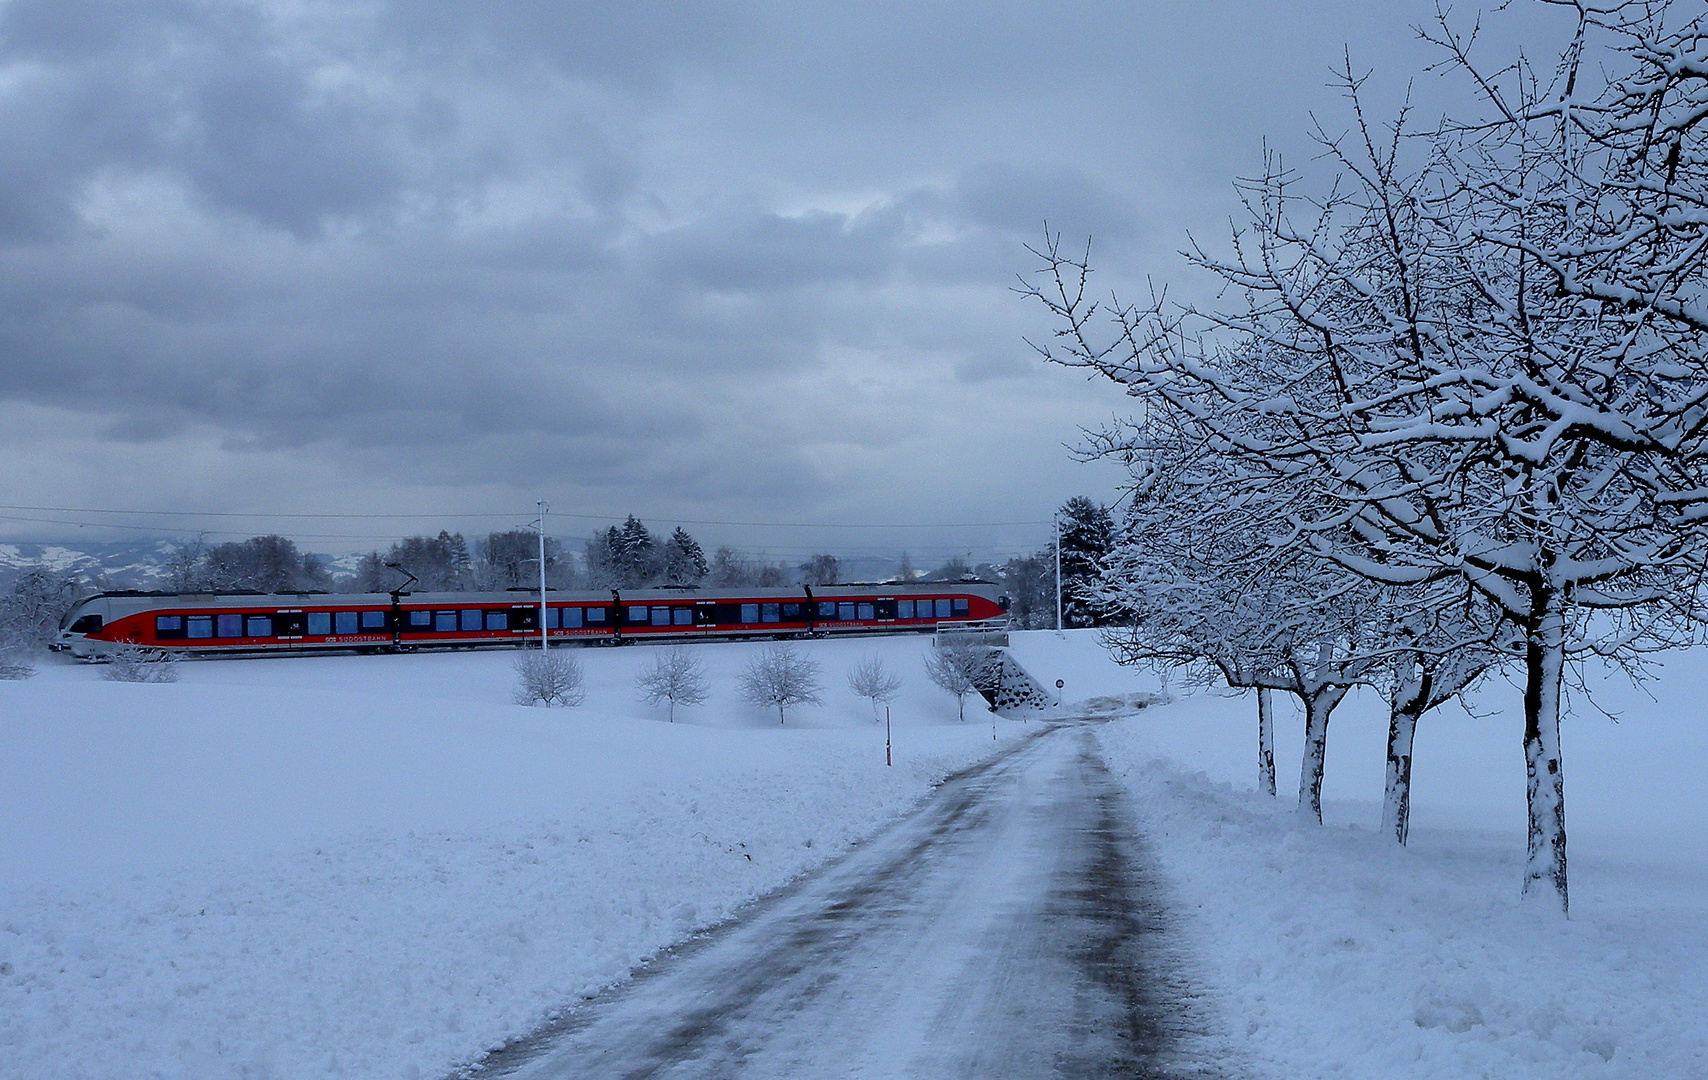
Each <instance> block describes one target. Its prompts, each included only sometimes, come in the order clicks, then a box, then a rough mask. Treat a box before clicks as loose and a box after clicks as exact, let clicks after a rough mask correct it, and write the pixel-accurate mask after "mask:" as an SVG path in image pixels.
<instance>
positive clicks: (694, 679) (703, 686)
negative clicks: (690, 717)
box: [636, 645, 711, 724]
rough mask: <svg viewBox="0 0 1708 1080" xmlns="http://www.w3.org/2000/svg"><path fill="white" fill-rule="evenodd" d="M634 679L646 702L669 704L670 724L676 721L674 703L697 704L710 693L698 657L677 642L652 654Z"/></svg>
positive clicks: (675, 704)
mask: <svg viewBox="0 0 1708 1080" xmlns="http://www.w3.org/2000/svg"><path fill="white" fill-rule="evenodd" d="M636 681H637V682H638V683H639V684H640V688H641V691H642V692H643V693H644V694H645V696H646V700H647V701H648V702H650V703H651V704H654V705H657V704H658V703H659V702H661V701H663V702H667V703H668V704H669V707H670V722H671V723H672V724H674V723H675V722H676V706H677V705H679V704H680V705H698V704H700V703H701V702H703V701H705V700H706V697H707V696H708V695H709V694H710V693H711V689H710V687H709V686H708V685H707V683H706V673H705V671H704V669H703V668H702V667H701V666H700V659H699V657H697V656H695V655H694V654H693V653H691V652H689V651H688V650H687V649H684V648H682V647H681V646H679V645H678V646H672V647H671V648H668V649H663V650H660V651H659V652H658V653H656V654H654V656H653V658H652V662H651V663H650V664H648V665H647V666H646V667H644V668H642V669H641V672H640V675H639V676H637V678H636Z"/></svg>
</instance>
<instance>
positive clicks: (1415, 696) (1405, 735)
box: [1382, 676, 1429, 847]
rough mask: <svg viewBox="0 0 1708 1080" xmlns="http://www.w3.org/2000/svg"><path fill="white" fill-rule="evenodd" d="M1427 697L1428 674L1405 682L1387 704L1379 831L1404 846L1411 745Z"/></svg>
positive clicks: (1408, 817) (1407, 830) (1408, 823)
mask: <svg viewBox="0 0 1708 1080" xmlns="http://www.w3.org/2000/svg"><path fill="white" fill-rule="evenodd" d="M1428 700H1429V684H1428V677H1427V676H1425V678H1424V680H1423V681H1421V682H1408V683H1407V684H1405V685H1404V686H1403V687H1402V688H1401V689H1400V690H1398V691H1396V692H1395V694H1394V700H1393V702H1392V703H1391V704H1390V705H1389V707H1388V782H1387V786H1386V787H1385V788H1384V789H1383V791H1382V831H1383V832H1385V833H1387V834H1388V835H1389V836H1391V837H1393V838H1394V839H1395V840H1397V841H1398V842H1399V843H1400V846H1402V847H1403V846H1405V842H1406V837H1407V836H1408V835H1409V834H1410V832H1411V748H1412V739H1413V737H1414V736H1416V734H1417V719H1418V716H1419V715H1420V714H1421V713H1422V712H1423V706H1424V703H1425V702H1427V701H1428Z"/></svg>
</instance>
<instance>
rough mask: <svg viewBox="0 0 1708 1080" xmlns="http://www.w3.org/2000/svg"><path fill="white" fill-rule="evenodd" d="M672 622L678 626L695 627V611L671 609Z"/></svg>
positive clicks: (690, 609)
mask: <svg viewBox="0 0 1708 1080" xmlns="http://www.w3.org/2000/svg"><path fill="white" fill-rule="evenodd" d="M670 621H671V623H673V624H674V625H676V626H693V625H694V609H693V608H691V607H679V608H671V609H670Z"/></svg>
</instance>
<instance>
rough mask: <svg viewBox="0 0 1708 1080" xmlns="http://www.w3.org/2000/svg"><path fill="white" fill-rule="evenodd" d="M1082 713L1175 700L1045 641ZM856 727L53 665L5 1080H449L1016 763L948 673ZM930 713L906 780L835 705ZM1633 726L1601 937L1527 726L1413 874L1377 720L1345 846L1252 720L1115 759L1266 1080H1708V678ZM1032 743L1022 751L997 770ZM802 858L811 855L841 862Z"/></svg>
mask: <svg viewBox="0 0 1708 1080" xmlns="http://www.w3.org/2000/svg"><path fill="white" fill-rule="evenodd" d="M1013 640H1014V646H1013V648H1014V652H1015V654H1016V656H1017V657H1018V658H1019V659H1020V660H1021V662H1022V663H1023V664H1024V665H1025V666H1026V668H1027V669H1028V670H1029V671H1030V672H1031V673H1032V674H1033V675H1034V676H1035V677H1036V678H1037V679H1038V680H1039V681H1040V682H1042V683H1044V684H1045V685H1046V686H1053V685H1054V682H1055V680H1056V679H1061V680H1062V681H1063V683H1064V687H1063V689H1062V691H1061V695H1062V698H1063V700H1064V702H1065V703H1066V704H1068V705H1070V706H1071V705H1073V704H1074V703H1077V702H1083V701H1084V700H1086V699H1088V698H1098V697H1102V698H1118V697H1123V696H1127V695H1132V694H1134V693H1138V692H1147V691H1156V690H1158V689H1159V688H1160V687H1159V683H1158V681H1157V679H1156V678H1155V676H1152V675H1145V674H1142V673H1134V672H1132V671H1129V670H1125V669H1121V668H1118V667H1116V666H1115V665H1114V664H1112V663H1110V662H1109V661H1108V660H1107V658H1106V657H1105V656H1104V655H1103V654H1102V652H1101V651H1100V649H1099V648H1098V647H1097V645H1096V639H1095V635H1094V634H1092V633H1088V632H1069V633H1067V634H1065V635H1057V634H1054V633H1047V632H1033V633H1025V634H1016V635H1014V639H1013ZM809 647H810V649H811V650H812V653H813V655H814V656H815V657H816V658H818V659H820V660H821V661H822V662H823V664H824V666H825V675H826V691H827V692H826V694H825V701H826V704H825V706H824V707H822V708H814V707H808V708H803V709H800V710H796V711H794V712H792V713H791V715H790V717H789V723H788V724H787V725H786V726H782V727H779V726H778V725H777V723H776V721H775V717H774V714H771V713H768V712H766V711H764V710H761V709H758V708H755V707H752V706H748V705H745V704H741V703H740V702H739V701H737V700H736V698H735V693H734V678H735V673H736V672H737V671H738V670H739V668H740V667H741V665H742V664H743V663H744V662H745V660H746V659H747V658H748V657H749V656H751V655H752V651H753V649H755V648H757V646H754V645H744V644H743V645H718V646H703V647H701V648H702V649H703V650H704V651H703V653H702V655H703V656H704V657H705V659H706V662H707V668H708V674H709V676H710V678H711V682H712V685H713V691H714V697H713V699H712V700H711V701H710V702H708V703H707V704H706V705H704V706H700V707H697V708H690V709H685V710H682V711H681V712H680V713H679V720H680V722H678V723H677V724H675V725H671V724H667V723H665V722H664V720H663V716H664V714H663V711H662V710H659V709H654V708H651V707H649V706H645V705H643V704H641V703H640V702H639V701H638V694H637V691H636V690H635V688H634V684H633V676H634V674H635V672H636V671H637V670H638V668H639V667H640V666H641V665H642V664H643V663H645V662H646V660H647V659H648V655H649V650H648V649H647V648H643V647H634V648H626V649H585V650H577V651H576V653H575V655H576V656H577V658H579V659H581V660H582V661H583V663H585V664H586V666H587V671H588V676H589V685H590V691H591V692H590V695H589V699H588V701H587V703H586V704H584V705H583V706H581V707H580V708H578V709H574V710H540V709H526V708H521V707H517V706H514V705H511V704H510V703H509V700H508V699H509V693H510V689H511V676H510V671H509V664H510V662H511V660H512V659H513V656H514V654H508V653H450V654H436V655H416V656H405V657H372V658H364V657H326V658H314V659H291V660H245V661H218V662H203V663H191V664H186V665H185V666H184V669H183V671H184V679H183V681H182V682H181V683H178V684H175V685H166V686H147V685H144V686H132V685H119V684H111V683H105V682H102V681H100V679H99V670H98V669H95V668H90V667H84V666H75V665H69V664H52V665H48V666H47V667H45V668H44V670H43V672H42V674H41V675H40V676H38V677H37V678H36V679H34V680H31V681H29V682H26V683H0V717H3V719H0V822H3V823H4V826H3V828H4V831H3V832H0V1077H29V1078H30V1080H37V1078H58V1077H67V1078H69V1077H77V1078H80V1080H81V1078H96V1080H98V1078H106V1077H124V1078H126V1080H130V1078H134V1077H167V1078H184V1080H190V1078H196V1080H200V1078H227V1077H251V1078H255V1077H263V1078H264V1077H280V1078H293V1080H294V1078H297V1077H309V1076H314V1077H323V1076H324V1077H376V1078H379V1077H407V1076H429V1077H431V1076H438V1075H443V1074H444V1073H445V1072H446V1071H447V1070H448V1069H449V1068H450V1067H452V1066H453V1065H454V1064H455V1063H457V1062H459V1061H465V1060H468V1059H470V1058H471V1057H473V1056H474V1055H476V1054H478V1053H479V1051H480V1050H481V1049H482V1048H484V1047H487V1046H490V1045H492V1044H494V1043H495V1042H497V1041H499V1040H501V1039H503V1038H505V1037H506V1036H510V1035H514V1034H517V1033H520V1032H522V1031H525V1030H527V1029H528V1028H529V1027H530V1026H532V1025H533V1024H534V1023H535V1022H537V1021H538V1020H540V1019H541V1018H543V1017H544V1016H546V1015H548V1014H549V1013H550V1012H552V1011H553V1010H554V1009H555V1008H558V1007H560V1006H561V1005H562V1004H563V1003H564V1002H566V1001H571V1000H573V999H574V998H575V997H576V996H577V995H578V994H582V993H586V992H589V991H592V990H594V989H596V988H598V987H600V986H602V985H605V984H607V983H609V982H610V981H612V980H614V979H617V978H620V977H622V975H623V974H624V973H625V972H626V971H628V970H629V969H630V967H631V966H632V965H633V964H634V963H636V962H637V961H639V960H641V959H642V958H644V957H645V956H647V955H649V954H650V953H652V952H653V951H655V950H656V949H657V948H659V947H660V946H661V945H663V944H666V943H668V942H670V941H672V940H675V939H676V938H678V937H680V936H681V935H683V934H684V933H687V932H689V931H691V930H692V929H694V928H695V927H698V926H704V925H707V924H710V923H713V922H716V921H717V920H719V919H720V918H723V917H724V916H726V915H727V914H728V913H730V912H731V911H733V910H734V909H735V908H737V907H738V906H739V905H740V904H741V903H743V902H744V901H745V900H747V899H749V898H751V897H753V896H755V895H757V894H759V893H762V892H764V891H766V890H769V889H771V888H773V887H775V886H776V885H779V884H781V883H783V882H785V881H787V880H788V879H790V878H791V877H793V876H795V875H797V874H799V873H801V872H803V871H805V870H807V869H809V868H811V867H812V866H814V865H817V864H819V863H821V862H823V861H824V860H825V859H827V858H829V857H831V856H833V855H834V854H835V853H837V852H838V851H840V850H843V849H844V848H845V847H846V846H847V845H848V844H849V843H850V842H852V841H853V840H854V839H856V838H857V837H859V836H861V835H864V834H867V833H869V832H870V831H871V830H873V829H874V828H876V827H878V826H879V825H880V824H881V823H882V822H883V821H885V820H886V819H888V818H890V817H892V816H893V815H895V814H896V813H899V812H900V811H902V810H903V809H905V808H906V807H908V806H909V805H911V804H912V803H913V802H914V801H915V800H916V799H917V798H918V797H919V796H920V795H921V794H922V793H923V792H925V791H926V790H927V789H928V787H929V785H930V784H931V783H932V782H933V781H935V780H936V779H937V778H939V777H941V776H942V775H944V774H945V773H946V772H947V771H950V770H952V769H954V768H957V767H959V766H961V765H963V764H967V763H970V762H972V761H973V760H976V759H977V758H978V757H980V756H981V755H983V754H985V753H987V752H989V750H990V749H991V746H992V741H991V727H990V726H989V723H988V719H989V718H988V716H986V715H985V714H983V713H982V712H981V714H980V720H979V721H978V722H972V721H969V722H968V723H966V724H958V723H956V722H955V721H954V715H955V707H954V701H953V699H952V698H950V697H948V696H947V695H944V694H942V693H941V692H939V691H937V690H936V689H935V688H934V687H932V686H930V685H929V684H928V683H927V682H926V680H925V679H924V677H923V674H922V672H921V670H920V667H919V661H920V657H921V655H922V654H923V652H924V650H925V649H926V648H927V647H928V646H927V643H926V641H925V639H923V638H897V639H884V640H881V641H869V642H847V641H835V642H817V643H813V644H812V645H811V646H809ZM871 651H877V652H880V653H881V654H882V655H883V656H884V657H885V658H886V660H887V661H889V662H890V663H891V666H892V667H893V668H894V669H895V670H896V671H898V672H899V673H901V674H902V675H903V676H904V677H905V678H906V680H907V683H906V686H905V687H904V690H903V692H902V696H901V698H900V699H899V700H898V701H897V703H896V707H895V719H896V729H895V730H896V749H897V755H898V756H897V767H895V768H893V769H886V768H885V767H884V766H883V764H882V761H883V756H882V755H883V741H882V734H881V732H882V728H881V726H879V725H875V724H874V723H873V722H872V720H871V714H870V712H869V711H868V709H867V706H866V704H865V703H864V702H862V701H860V700H858V699H855V698H853V697H852V695H850V694H849V693H848V692H847V690H846V688H845V687H844V685H843V678H844V673H845V672H846V670H847V669H848V668H849V667H850V666H851V665H852V664H854V663H855V662H857V661H858V660H859V658H860V657H862V656H863V655H864V654H866V653H867V652H871ZM1651 690H1652V691H1653V693H1654V695H1655V699H1656V700H1653V701H1651V700H1649V699H1647V698H1646V697H1645V696H1643V695H1642V694H1640V693H1633V692H1631V691H1629V690H1625V689H1620V688H1618V687H1610V688H1608V689H1607V690H1606V692H1605V695H1604V698H1605V700H1604V703H1606V704H1609V705H1610V706H1612V707H1614V708H1615V710H1616V711H1619V712H1621V714H1622V722H1620V723H1618V724H1615V723H1613V722H1612V721H1610V720H1608V719H1607V718H1605V717H1603V716H1601V715H1599V714H1597V713H1596V712H1594V711H1593V710H1591V709H1589V708H1587V707H1581V706H1580V707H1579V708H1578V709H1577V710H1576V711H1575V712H1574V714H1573V715H1572V717H1571V718H1570V719H1569V720H1568V722H1567V724H1566V728H1565V733H1564V737H1565V747H1566V768H1567V807H1568V821H1569V824H1570V826H1571V829H1572V834H1571V843H1572V876H1573V890H1574V891H1573V918H1572V920H1571V921H1570V922H1561V921H1559V920H1557V919H1548V918H1538V917H1537V916H1536V915H1535V914H1534V913H1533V912H1532V911H1531V910H1530V909H1528V908H1525V907H1521V906H1520V905H1519V903H1518V898H1517V892H1518V881H1519V871H1520V864H1521V859H1522V854H1523V846H1524V830H1523V820H1524V819H1523V769H1522V759H1521V757H1520V754H1519V748H1518V734H1519V733H1518V730H1517V726H1516V725H1517V721H1516V719H1515V716H1516V711H1517V692H1516V690H1514V689H1513V688H1512V687H1510V686H1507V685H1505V684H1504V683H1499V682H1497V683H1494V684H1492V685H1491V686H1489V687H1488V688H1487V689H1486V690H1485V691H1484V692H1483V693H1482V694H1481V695H1480V697H1479V699H1478V703H1477V704H1478V710H1477V715H1475V716H1473V715H1471V714H1469V713H1466V712H1465V711H1463V710H1454V709H1447V710H1442V711H1441V712H1439V713H1438V714H1435V715H1432V716H1430V717H1427V718H1426V719H1425V722H1424V724H1423V725H1422V727H1421V728H1420V731H1419V734H1418V745H1417V753H1416V762H1417V764H1416V769H1417V774H1416V779H1417V789H1416V805H1415V809H1414V819H1413V821H1414V824H1413V836H1412V844H1411V847H1410V848H1409V849H1408V850H1404V851H1402V850H1399V849H1398V848H1396V847H1395V846H1394V845H1392V844H1391V843H1390V842H1388V841H1386V840H1384V839H1383V838H1381V837H1379V836H1377V835H1376V830H1375V825H1376V822H1377V820H1378V813H1379V801H1380V797H1381V784H1382V739H1383V735H1384V731H1385V719H1384V716H1383V713H1382V709H1381V706H1380V703H1379V702H1377V701H1375V700H1374V699H1373V698H1371V697H1369V696H1355V697H1353V698H1351V699H1349V701H1348V703H1347V704H1346V705H1344V706H1343V707H1342V708H1341V709H1340V710H1339V711H1338V712H1337V713H1336V714H1335V717H1334V720H1333V722H1332V724H1331V730H1330V738H1329V758H1328V777H1327V784H1326V787H1325V792H1326V796H1327V800H1326V806H1325V810H1326V815H1327V821H1328V824H1327V825H1326V826H1324V827H1321V828H1318V827H1316V826H1314V825H1307V824H1305V823H1303V822H1301V821H1300V820H1299V819H1298V818H1297V817H1296V815H1294V814H1293V813H1291V808H1292V806H1293V805H1294V799H1293V797H1292V792H1293V790H1294V787H1295V784H1296V782H1297V772H1296V769H1297V762H1298V752H1299V747H1300V743H1301V741H1302V729H1301V724H1300V721H1299V718H1298V717H1297V715H1296V712H1294V711H1292V710H1289V709H1283V710H1282V716H1281V722H1280V725H1279V733H1278V764H1279V766H1280V771H1281V782H1282V789H1283V794H1282V798H1281V799H1279V800H1276V801H1271V800H1269V799H1267V798H1266V797H1260V796H1258V795H1257V794H1256V793H1255V791H1254V790H1253V788H1254V783H1253V781H1254V776H1253V774H1254V772H1255V762H1254V757H1255V754H1254V750H1253V745H1252V744H1253V743H1254V742H1255V737H1254V732H1253V728H1254V726H1255V725H1254V719H1255V718H1254V708H1253V704H1252V700H1251V698H1250V697H1249V696H1239V695H1228V694H1225V693H1222V694H1218V693H1214V692H1209V691H1193V692H1186V691H1183V690H1181V689H1180V688H1179V687H1176V688H1174V691H1173V693H1174V695H1175V698H1176V700H1175V701H1174V702H1173V703H1171V704H1168V705H1163V706H1158V707H1155V708H1151V709H1147V710H1145V711H1143V712H1141V713H1139V714H1138V715H1137V716H1135V717H1133V718H1132V719H1128V720H1123V721H1119V722H1115V723H1111V724H1109V725H1108V726H1106V727H1104V728H1103V729H1101V738H1102V740H1103V744H1104V747H1105V751H1106V754H1107V755H1108V757H1109V758H1110V760H1111V762H1112V764H1113V765H1114V766H1115V768H1116V769H1117V772H1118V773H1119V774H1120V775H1122V776H1123V777H1124V779H1125V781H1126V783H1127V784H1128V785H1129V786H1130V788H1131V789H1132V791H1133V793H1134V796H1135V800H1136V805H1137V808H1138V810H1139V816H1140V820H1141V821H1142V822H1143V823H1144V824H1145V826H1146V827H1147V829H1148V830H1149V833H1150V836H1151V839H1152V842H1153V849H1154V853H1155V856H1156V858H1157V860H1158V862H1159V863H1160V864H1161V865H1162V867H1163V868H1164V870H1165V871H1166V872H1167V873H1168V875H1169V877H1170V878H1171V880H1172V881H1173V885H1174V889H1175V899H1176V901H1177V907H1178V910H1179V912H1180V925H1181V927H1182V929H1183V931H1184V932H1185V934H1186V935H1187V938H1188V941H1189V943H1190V944H1191V945H1192V947H1193V949H1194V951H1195V952H1196V954H1197V956H1198V957H1199V958H1200V963H1201V969H1200V975H1201V978H1202V981H1203V984H1204V985H1205V987H1206V990H1207V992H1208V993H1209V994H1210V996H1211V999H1212V1000H1213V1001H1216V1002H1219V1003H1220V1006H1221V1015H1222V1017H1223V1019H1224V1026H1225V1031H1226V1037H1227V1039H1228V1045H1229V1049H1230V1054H1231V1055H1232V1057H1233V1062H1232V1066H1231V1067H1232V1068H1234V1069H1238V1068H1240V1067H1245V1068H1248V1069H1249V1071H1250V1072H1251V1074H1252V1075H1254V1076H1258V1077H1273V1078H1278V1080H1279V1078H1287V1080H1295V1078H1316V1077H1349V1078H1366V1077H1368V1078H1372V1080H1374V1078H1382V1080H1387V1078H1432V1080H1433V1078H1447V1077H1453V1078H1459V1077H1500V1078H1502V1080H1508V1078H1510V1080H1532V1078H1537V1080H1539V1078H1543V1077H1546V1078H1548V1080H1576V1078H1586V1080H1588V1078H1594V1080H1606V1078H1615V1077H1618V1078H1626V1077H1630V1078H1638V1077H1641V1078H1666V1080H1672V1078H1678V1080H1686V1078H1702V1077H1708V839H1705V832H1704V830H1702V828H1701V823H1702V821H1703V820H1704V818H1705V816H1708V725H1704V724H1702V723H1700V721H1699V713H1700V703H1701V702H1702V701H1703V700H1705V699H1708V656H1703V655H1702V654H1693V655H1683V656H1678V657H1675V658H1673V659H1672V660H1671V661H1670V662H1669V664H1668V666H1667V667H1666V668H1665V670H1664V671H1663V674H1662V676H1661V678H1660V679H1658V680H1657V681H1656V682H1655V683H1654V684H1652V685H1651ZM1023 730H1025V729H1024V727H1023V725H1020V724H1013V723H1009V722H1006V721H1004V722H1001V723H999V724H998V725H997V731H998V734H999V735H1001V736H1002V738H1003V739H1004V740H1006V739H1007V738H1010V737H1012V736H1013V735H1014V734H1015V733H1018V732H1021V731H1023ZM809 843H810V845H811V846H808V845H809Z"/></svg>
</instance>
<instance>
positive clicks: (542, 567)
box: [536, 499, 551, 652]
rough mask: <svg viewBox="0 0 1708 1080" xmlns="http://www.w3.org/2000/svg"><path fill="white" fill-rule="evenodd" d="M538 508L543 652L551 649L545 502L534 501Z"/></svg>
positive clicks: (541, 639) (541, 500)
mask: <svg viewBox="0 0 1708 1080" xmlns="http://www.w3.org/2000/svg"><path fill="white" fill-rule="evenodd" d="M536 503H537V505H538V506H539V508H540V520H539V526H540V651H541V652H545V651H546V650H547V649H549V648H550V647H551V645H550V638H549V637H548V636H547V635H548V634H549V633H550V631H549V630H547V628H546V510H547V506H546V500H544V499H538V500H536Z"/></svg>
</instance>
